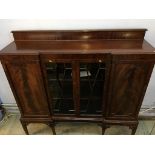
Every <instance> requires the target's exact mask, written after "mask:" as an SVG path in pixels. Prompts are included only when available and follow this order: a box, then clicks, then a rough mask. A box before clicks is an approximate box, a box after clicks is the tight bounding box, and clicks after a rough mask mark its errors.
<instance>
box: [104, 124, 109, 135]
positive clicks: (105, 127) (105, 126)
mask: <svg viewBox="0 0 155 155" xmlns="http://www.w3.org/2000/svg"><path fill="white" fill-rule="evenodd" d="M109 127H110V126H107V125H105V124H104V125H102V135H104V134H105V130H106V129H107V128H109Z"/></svg>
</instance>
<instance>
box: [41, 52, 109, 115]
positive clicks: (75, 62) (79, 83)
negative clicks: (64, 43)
mask: <svg viewBox="0 0 155 155" xmlns="http://www.w3.org/2000/svg"><path fill="white" fill-rule="evenodd" d="M41 61H42V69H43V72H44V79H45V82H46V89H47V93H48V99H49V103H50V105H51V112H52V113H53V115H59V116H60V115H69V116H71V115H72V116H76V117H81V116H91V115H93V116H94V115H100V116H102V115H103V103H104V101H105V98H104V97H103V95H105V94H106V91H105V89H106V84H107V83H106V80H107V79H108V78H107V76H108V74H107V73H108V69H109V64H110V56H109V55H108V54H103V55H102V54H101V55H88V54H81V55H80V54H79V55H78V54H73V55H70V54H66V55H65V54H64V55H59V54H53V55H51V54H42V55H41Z"/></svg>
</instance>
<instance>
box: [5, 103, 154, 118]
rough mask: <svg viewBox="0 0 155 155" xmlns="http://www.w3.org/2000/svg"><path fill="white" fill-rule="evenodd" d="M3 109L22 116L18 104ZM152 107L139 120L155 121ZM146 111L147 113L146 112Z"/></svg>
mask: <svg viewBox="0 0 155 155" xmlns="http://www.w3.org/2000/svg"><path fill="white" fill-rule="evenodd" d="M2 107H3V108H4V109H5V110H6V112H7V113H10V114H20V112H19V109H18V107H17V104H15V103H14V104H13V103H12V104H2ZM149 108H150V107H146V106H145V107H142V108H141V110H140V114H139V119H140V120H143V119H150V120H152V119H155V109H151V110H147V109H149ZM144 111H145V112H144Z"/></svg>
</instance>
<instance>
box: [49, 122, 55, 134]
mask: <svg viewBox="0 0 155 155" xmlns="http://www.w3.org/2000/svg"><path fill="white" fill-rule="evenodd" d="M49 126H50V127H51V129H52V132H53V135H56V131H55V125H54V124H49Z"/></svg>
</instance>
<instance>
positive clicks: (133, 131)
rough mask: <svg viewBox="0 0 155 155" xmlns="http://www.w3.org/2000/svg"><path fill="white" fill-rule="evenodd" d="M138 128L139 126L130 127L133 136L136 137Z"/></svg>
mask: <svg viewBox="0 0 155 155" xmlns="http://www.w3.org/2000/svg"><path fill="white" fill-rule="evenodd" d="M137 127H138V124H136V125H132V126H130V127H129V128H130V129H131V130H132V132H131V135H135V133H136V130H137Z"/></svg>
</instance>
